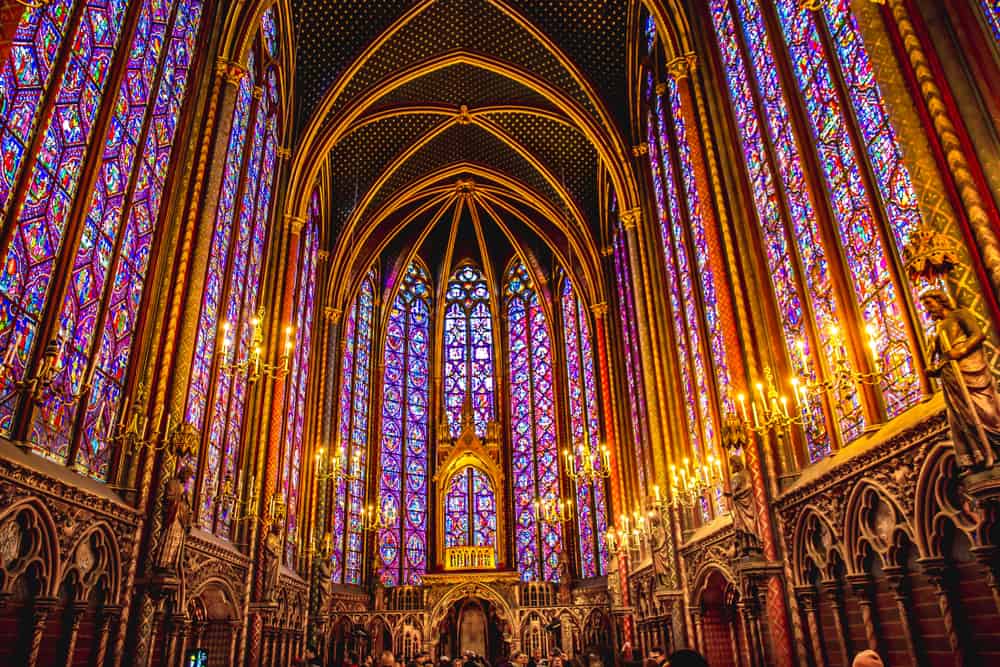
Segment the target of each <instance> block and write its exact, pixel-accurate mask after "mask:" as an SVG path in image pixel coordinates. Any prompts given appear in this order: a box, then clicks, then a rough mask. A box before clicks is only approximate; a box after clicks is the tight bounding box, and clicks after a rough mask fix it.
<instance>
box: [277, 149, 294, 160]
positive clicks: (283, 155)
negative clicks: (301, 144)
mask: <svg viewBox="0 0 1000 667" xmlns="http://www.w3.org/2000/svg"><path fill="white" fill-rule="evenodd" d="M274 154H275V155H277V156H278V159H281V160H287V159H289V158H290V157H292V149H291V148H289V147H288V146H278V149H277V150H276V151H274Z"/></svg>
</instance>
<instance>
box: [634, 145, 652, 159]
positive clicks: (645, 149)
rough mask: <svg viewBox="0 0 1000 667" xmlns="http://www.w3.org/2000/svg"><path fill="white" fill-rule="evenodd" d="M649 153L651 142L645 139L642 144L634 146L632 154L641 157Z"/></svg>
mask: <svg viewBox="0 0 1000 667" xmlns="http://www.w3.org/2000/svg"><path fill="white" fill-rule="evenodd" d="M648 153H649V144H648V143H646V142H645V141H644V142H642V143H641V144H638V145H636V146H633V147H632V155H633V156H634V157H641V156H643V155H647V154H648Z"/></svg>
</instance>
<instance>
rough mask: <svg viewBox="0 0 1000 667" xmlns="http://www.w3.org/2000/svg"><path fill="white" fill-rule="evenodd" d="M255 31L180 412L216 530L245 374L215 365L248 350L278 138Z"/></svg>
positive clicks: (274, 98)
mask: <svg viewBox="0 0 1000 667" xmlns="http://www.w3.org/2000/svg"><path fill="white" fill-rule="evenodd" d="M267 11H268V12H271V11H273V8H271V9H268V10H267ZM260 39H261V38H260V36H259V35H258V42H257V46H255V48H254V50H253V51H252V52H251V53H250V55H249V56H248V61H247V68H246V74H245V75H244V76H243V77H242V79H241V81H240V84H239V88H238V90H237V97H236V104H235V108H234V110H233V123H232V129H231V131H230V135H229V145H228V149H227V152H226V161H225V163H224V166H223V172H222V183H221V187H220V192H219V200H218V207H217V210H216V218H215V227H214V229H213V234H212V241H211V249H210V254H209V260H208V271H207V273H206V277H205V287H204V293H203V297H202V304H201V314H200V317H199V322H198V334H197V338H196V341H195V353H194V360H193V364H192V368H191V380H190V384H189V389H188V400H187V407H186V410H185V419H186V421H187V422H188V423H189V424H191V425H192V426H194V427H195V428H196V429H197V430H198V431H199V432H201V433H202V434H203V435H202V438H203V439H202V446H201V448H200V452H201V460H200V462H199V464H200V465H199V470H200V474H199V475H198V479H197V486H196V489H197V492H196V494H195V495H196V503H197V507H198V520H199V522H200V523H201V525H202V526H203V527H204V528H205V529H207V530H211V531H212V532H215V533H216V534H218V535H221V536H223V537H228V535H229V530H230V528H231V522H232V516H231V514H232V511H233V507H232V506H231V504H229V503H221V502H219V501H220V499H221V498H222V497H223V494H224V493H226V492H227V491H228V490H229V489H233V488H239V486H240V481H241V480H238V479H237V477H238V474H237V473H238V467H239V463H240V456H241V452H242V449H243V443H242V438H243V419H244V410H245V408H246V399H247V392H248V386H247V379H246V376H245V375H244V374H243V373H236V374H230V373H226V372H223V370H222V364H224V363H231V362H232V361H233V359H244V358H246V357H247V356H248V355H249V354H250V351H251V350H250V346H251V344H252V335H253V330H254V326H255V325H254V322H255V321H256V319H257V318H258V317H259V311H258V292H259V287H260V279H261V274H262V272H263V261H264V249H265V244H266V240H267V236H268V227H269V220H270V206H271V191H272V185H273V180H274V172H275V158H276V155H277V151H278V142H279V137H280V127H279V123H280V117H281V114H280V110H281V109H280V91H279V89H278V75H277V71H276V63H275V62H274V60H273V59H272V58H271V57H270V55H269V54H268V53H267V51H266V49H264V48H262V47H261V46H260ZM227 355H228V357H227Z"/></svg>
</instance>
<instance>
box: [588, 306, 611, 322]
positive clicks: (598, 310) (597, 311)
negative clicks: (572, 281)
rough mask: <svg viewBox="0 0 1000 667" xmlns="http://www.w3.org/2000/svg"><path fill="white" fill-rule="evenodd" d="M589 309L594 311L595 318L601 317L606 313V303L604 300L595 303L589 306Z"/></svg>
mask: <svg viewBox="0 0 1000 667" xmlns="http://www.w3.org/2000/svg"><path fill="white" fill-rule="evenodd" d="M590 311H591V312H592V313H594V317H596V318H597V319H599V320H600V319H603V318H604V316H605V315H607V314H608V304H607V303H605V302H603V301H602V302H601V303H595V304H594V305H592V306H591V307H590Z"/></svg>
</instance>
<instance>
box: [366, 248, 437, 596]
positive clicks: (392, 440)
mask: <svg viewBox="0 0 1000 667" xmlns="http://www.w3.org/2000/svg"><path fill="white" fill-rule="evenodd" d="M430 317H431V288H430V281H429V280H428V277H427V271H426V269H424V267H423V266H422V265H420V264H419V263H417V262H413V263H411V264H410V266H409V268H408V269H407V271H406V274H405V276H404V277H403V282H402V284H401V285H400V287H399V292H398V293H397V294H396V297H395V299H394V300H393V304H392V310H390V311H389V321H388V324H387V329H386V333H385V353H384V356H383V363H384V365H385V371H384V381H383V384H382V458H381V466H380V467H381V470H382V474H381V477H380V478H379V497H380V500H381V503H382V510H383V512H384V515H385V516H391V517H393V522H392V525H391V526H390V527H389V528H386V529H385V530H382V531H381V532H380V533H379V539H378V544H379V547H378V548H379V553H380V555H381V557H382V571H381V573H380V574H381V575H382V580H383V582H384V583H385V584H386V585H387V586H395V585H397V584H405V585H417V584H419V583H420V575H421V574H423V573H424V572H426V571H427V476H428V469H427V465H428V456H427V447H428V442H429V440H428V428H429V427H428V403H429V400H430V399H429V394H428V392H429V381H430V379H429V377H428V376H429V368H430V367H429V348H428V342H429V340H430V322H431V319H430Z"/></svg>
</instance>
